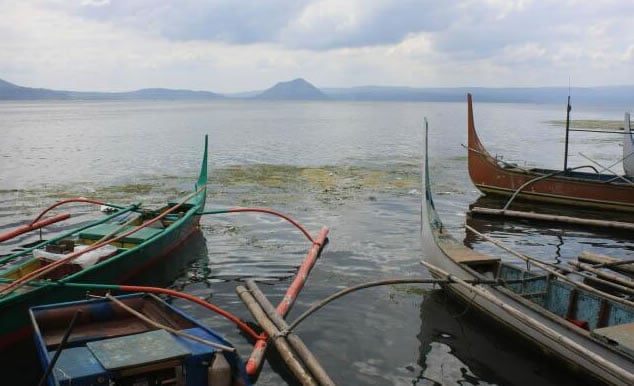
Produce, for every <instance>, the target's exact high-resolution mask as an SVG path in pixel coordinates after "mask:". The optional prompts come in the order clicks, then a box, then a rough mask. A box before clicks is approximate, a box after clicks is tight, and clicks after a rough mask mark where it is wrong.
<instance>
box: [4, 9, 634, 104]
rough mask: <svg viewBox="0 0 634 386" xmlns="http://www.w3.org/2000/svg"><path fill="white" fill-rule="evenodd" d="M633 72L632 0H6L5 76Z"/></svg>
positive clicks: (589, 76)
mask: <svg viewBox="0 0 634 386" xmlns="http://www.w3.org/2000/svg"><path fill="white" fill-rule="evenodd" d="M295 78H304V79H306V80H307V81H309V82H311V83H312V84H314V85H315V86H317V87H321V88H325V87H354V86H365V85H378V86H407V87H475V86H481V87H538V86H568V85H572V86H573V87H588V86H600V85H623V84H629V85H631V84H634V1H631V0H593V1H590V0H455V1H452V0H446V1H443V0H171V1H170V0H77V1H73V0H0V79H3V80H6V81H8V82H11V83H15V84H18V85H20V86H27V87H43V88H50V89H56V90H73V91H131V90H136V89H141V88H150V87H164V88H172V89H190V90H206V91H213V92H219V93H233V92H242V91H253V90H262V89H265V88H268V87H271V86H273V85H274V84H275V83H277V82H280V81H288V80H292V79H295Z"/></svg>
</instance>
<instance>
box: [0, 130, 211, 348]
mask: <svg viewBox="0 0 634 386" xmlns="http://www.w3.org/2000/svg"><path fill="white" fill-rule="evenodd" d="M206 181H207V138H205V149H204V156H203V162H202V165H201V171H200V174H199V178H198V180H197V182H196V184H195V190H194V191H195V192H196V193H195V194H194V193H192V194H190V195H188V196H187V197H189V199H187V197H185V198H184V199H183V201H182V209H183V210H182V212H181V213H180V216H179V217H178V218H177V219H175V220H174V221H173V222H171V223H170V224H169V225H168V226H166V227H165V229H163V230H162V231H161V232H160V233H158V234H156V235H154V236H152V237H148V239H147V240H145V241H141V242H140V243H139V244H135V245H133V246H129V245H128V246H127V248H125V249H120V250H119V252H117V253H116V254H115V255H113V256H111V257H109V258H108V259H106V260H104V261H101V262H99V263H97V264H95V265H93V266H91V267H89V268H86V269H82V270H80V271H78V272H75V273H72V274H70V275H67V276H65V277H63V278H61V279H59V281H52V282H46V281H39V282H38V281H34V282H33V283H32V284H29V285H27V286H25V287H22V288H19V289H17V290H15V291H14V292H11V293H6V294H3V295H2V296H0V315H2V324H1V325H0V351H5V350H7V349H9V348H10V347H11V346H13V345H15V344H17V343H23V342H24V341H25V339H28V338H29V337H30V335H31V327H30V323H29V316H28V309H29V308H30V307H33V306H36V305H40V304H49V303H59V302H64V301H71V300H77V299H82V298H84V297H85V290H81V289H77V288H71V287H64V286H62V285H60V284H62V283H64V282H70V283H97V284H131V283H130V280H131V279H133V278H134V277H136V276H138V275H140V274H141V273H143V272H144V271H146V270H149V269H150V268H151V267H153V266H154V265H156V264H158V263H160V262H162V261H163V260H165V259H167V258H169V257H170V253H171V252H172V251H174V250H175V249H176V248H177V247H179V246H180V245H182V244H183V243H184V242H185V241H187V239H188V238H190V237H191V236H192V235H193V234H194V233H195V232H199V221H200V215H199V213H200V212H202V210H203V209H204V206H205V200H206ZM174 205H178V204H175V203H170V204H168V206H174ZM2 283H5V284H4V285H8V284H9V283H10V281H9V280H7V276H5V278H4V279H3V282H2Z"/></svg>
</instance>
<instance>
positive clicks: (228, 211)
mask: <svg viewBox="0 0 634 386" xmlns="http://www.w3.org/2000/svg"><path fill="white" fill-rule="evenodd" d="M240 212H258V213H267V214H272V215H274V216H277V217H281V218H283V219H284V220H286V221H288V222H290V223H291V224H293V225H294V226H295V227H296V228H297V229H299V230H300V231H301V232H302V233H303V234H304V236H306V238H307V239H308V240H309V241H310V242H311V243H313V244H317V245H319V246H320V247H321V244H319V243H317V242H315V240H314V239H313V238H312V236H311V235H310V233H308V231H307V230H306V228H304V227H303V226H302V225H300V224H299V223H298V222H297V221H295V220H293V219H292V218H290V217H288V216H286V215H284V214H282V213H280V212H276V211H274V210H272V209H267V208H231V209H218V210H210V211H205V212H200V213H198V214H200V215H205V214H222V213H240Z"/></svg>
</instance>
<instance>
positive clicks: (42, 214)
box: [29, 197, 105, 225]
mask: <svg viewBox="0 0 634 386" xmlns="http://www.w3.org/2000/svg"><path fill="white" fill-rule="evenodd" d="M69 202H87V203H89V204H96V205H105V202H101V201H97V200H91V199H90V198H84V197H78V198H69V199H68V200H63V201H58V202H56V203H55V204H53V205H51V206H49V207H48V208H46V209H44V210H43V211H42V212H41V213H40V214H39V215H38V216H37V217H36V218H35V219H34V220H33V221H31V223H30V224H29V225H33V224H35V223H36V222H37V221H38V220H39V219H41V218H42V216H44V215H45V214H46V213H48V212H49V211H50V210H51V209H54V208H57V207H58V206H60V205H63V204H68V203H69Z"/></svg>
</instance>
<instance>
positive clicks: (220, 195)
mask: <svg viewBox="0 0 634 386" xmlns="http://www.w3.org/2000/svg"><path fill="white" fill-rule="evenodd" d="M465 100H466V98H465ZM474 101H475V114H476V126H477V127H478V130H479V134H480V136H481V140H482V142H483V143H484V145H485V146H486V147H487V148H488V149H489V151H490V152H491V153H492V154H500V155H503V156H504V160H506V161H508V162H516V163H519V164H521V165H526V166H536V167H545V168H561V167H562V166H563V147H564V129H563V128H562V127H559V126H553V125H551V124H549V123H548V122H549V121H552V120H562V119H565V101H563V103H562V105H561V106H559V105H534V104H486V103H478V101H477V95H474ZM624 111H625V110H623V109H621V108H617V107H614V108H611V109H606V108H603V109H593V108H587V107H585V108H578V109H577V108H573V112H572V114H573V119H609V120H621V119H622V117H623V112H624ZM425 117H427V118H428V120H429V124H430V134H429V135H430V143H429V152H430V154H429V158H430V166H431V178H432V181H433V185H434V192H435V195H436V197H435V199H436V204H437V208H438V210H439V212H440V215H441V218H442V219H443V221H444V223H445V224H446V225H447V227H448V228H449V229H450V230H451V231H452V232H453V233H454V234H455V236H456V237H457V238H458V239H460V240H463V239H464V240H465V243H467V245H469V246H471V247H473V248H474V249H478V250H484V251H489V252H495V253H500V252H499V251H498V250H496V249H495V247H493V246H491V245H490V244H487V243H485V242H483V241H482V240H478V239H477V238H474V237H473V236H471V235H466V234H465V231H464V228H463V225H464V223H465V221H466V220H467V219H466V216H465V212H466V211H467V209H468V206H469V204H471V203H473V202H475V201H476V200H477V199H478V197H479V193H478V192H477V191H476V190H475V188H474V186H473V185H472V184H471V182H470V180H469V176H468V174H467V165H466V150H465V148H464V147H463V146H461V145H462V144H466V102H465V103H407V102H405V103H402V102H398V103H397V102H248V101H213V102H129V101H126V102H32V103H31V102H29V103H22V102H20V103H17V102H4V103H0V129H1V131H2V146H1V147H0V232H3V231H6V230H8V229H11V228H13V227H15V226H17V225H19V224H22V223H25V222H27V221H29V220H31V219H32V218H33V217H34V216H36V215H37V214H38V213H39V211H40V210H42V209H43V208H44V207H46V206H48V205H50V204H52V203H53V202H55V201H57V200H59V199H62V198H71V197H77V196H88V197H93V198H98V199H101V200H105V201H108V202H115V203H124V204H125V203H130V202H139V201H140V202H143V204H144V206H147V207H150V206H152V205H160V204H161V203H163V202H164V201H165V200H169V199H172V198H175V197H178V196H179V194H180V193H181V192H184V191H189V190H190V189H191V187H192V183H193V180H194V179H195V177H196V175H197V172H198V169H199V165H200V159H201V155H202V143H203V137H204V135H205V134H207V135H209V152H210V154H209V155H210V158H209V185H208V187H209V190H208V199H207V209H220V208H229V207H236V206H240V207H266V208H271V209H274V210H277V211H279V212H282V213H284V214H286V215H288V216H290V217H292V218H294V219H295V220H297V221H298V222H300V223H301V224H302V225H304V227H305V228H307V229H308V231H309V232H311V234H313V235H316V234H317V233H318V231H319V230H320V229H321V227H323V226H326V227H328V229H329V231H330V233H329V243H328V245H327V246H326V248H325V249H324V252H323V255H322V256H321V258H320V259H319V260H318V261H317V264H316V266H315V267H314V269H313V271H312V272H311V274H310V277H309V278H308V281H307V283H306V285H305V287H304V289H303V291H302V293H301V294H300V295H299V298H298V300H297V303H296V305H295V306H294V308H293V309H292V311H291V313H290V315H289V317H288V318H287V320H289V321H292V320H294V318H295V317H297V316H298V315H300V314H301V313H302V312H303V311H304V310H306V309H307V308H308V307H310V306H311V305H312V304H314V303H316V302H318V301H319V300H321V299H323V298H325V297H327V296H328V295H330V294H332V293H334V292H336V291H337V290H340V289H342V288H345V287H349V286H352V285H356V284H360V283H363V282H367V281H373V280H380V279H387V278H397V277H408V276H420V275H427V273H426V272H425V270H424V268H423V267H422V266H421V265H420V263H419V261H420V258H421V256H422V255H423V254H424V251H423V249H422V245H421V240H420V237H419V231H420V204H421V191H420V184H421V181H420V163H421V157H422V152H421V148H422V144H423V134H424V131H423V120H424V118H425ZM621 141H622V137H621V136H619V135H607V134H596V133H572V134H571V141H570V148H569V154H570V159H569V166H571V167H574V166H577V165H581V164H587V163H588V161H587V158H590V159H592V160H594V161H595V162H598V163H599V164H601V165H604V166H610V165H612V164H614V163H616V165H615V166H614V167H613V170H614V171H615V172H618V173H621V172H622V169H621V166H620V164H618V160H619V159H620V156H621V155H622V147H621ZM501 205H502V204H501ZM66 209H68V210H69V211H71V212H72V214H73V217H72V218H71V220H69V221H68V222H65V223H63V224H59V225H56V226H51V227H50V228H49V229H47V230H45V231H44V232H43V236H44V237H47V236H48V235H50V233H53V232H59V231H60V230H63V229H66V228H68V227H70V226H72V225H73V224H76V223H79V222H82V221H86V220H87V219H89V218H91V217H94V216H96V215H99V212H98V208H96V207H91V206H86V205H73V206H69V207H67V208H66ZM468 221H470V225H472V226H473V227H475V228H476V229H477V230H479V231H480V232H483V233H485V234H487V235H489V236H492V237H494V238H496V239H498V240H502V241H504V242H505V243H507V245H509V246H511V247H512V248H514V249H516V250H518V251H520V252H522V253H525V254H528V255H531V256H534V257H538V258H541V259H543V260H546V261H551V262H553V261H554V262H563V261H565V260H567V259H572V258H575V257H576V256H577V255H578V254H579V253H581V252H582V251H591V252H595V253H603V254H608V255H612V256H616V257H624V256H627V255H631V254H632V251H634V242H633V240H634V238H632V237H629V235H623V234H611V233H609V232H598V231H592V230H587V229H576V228H566V227H553V226H552V225H550V226H548V227H540V226H539V225H535V224H529V223H526V222H521V221H518V222H501V221H494V220H481V219H473V220H472V219H470V220H468ZM201 224H202V234H201V235H200V236H199V237H195V238H194V239H192V240H190V243H189V245H187V246H186V248H185V249H183V250H182V251H181V252H180V253H181V254H187V255H188V257H190V258H193V260H195V262H194V263H193V265H191V267H189V268H188V269H187V270H186V271H183V272H180V273H178V275H177V276H176V277H174V278H172V279H171V280H172V283H171V286H172V287H174V288H177V289H180V290H182V291H184V292H187V293H190V294H194V295H196V296H200V297H202V298H205V299H207V300H209V301H210V302H213V303H214V304H216V305H218V306H220V307H222V308H225V309H226V310H228V311H230V312H232V313H234V314H236V315H238V316H239V317H240V318H242V319H244V320H247V321H252V320H253V319H252V317H251V315H250V314H249V312H248V310H247V309H246V307H245V306H244V305H243V304H242V303H241V301H240V300H239V298H238V296H237V295H236V293H235V288H236V286H238V285H241V284H243V282H242V281H243V280H244V279H247V278H256V279H258V280H259V281H260V288H261V289H262V290H263V292H265V294H266V295H267V296H268V297H269V299H270V300H271V301H272V303H274V304H277V302H279V301H280V299H281V298H282V296H283V294H284V292H285V291H286V288H287V286H288V285H289V283H290V281H291V280H292V276H293V274H294V273H295V271H296V269H297V267H298V266H299V264H301V262H302V260H303V258H304V257H305V254H306V252H307V251H308V249H309V248H310V244H309V242H308V241H306V239H305V238H303V236H302V235H301V233H300V232H299V231H297V230H296V229H294V228H293V227H291V226H290V225H289V224H288V223H286V222H283V221H282V220H280V219H278V218H276V217H271V216H268V215H264V214H225V215H214V216H205V217H204V218H203V219H202V221H201ZM34 236H37V235H29V236H24V237H22V238H19V239H17V240H14V241H11V242H6V243H3V244H2V246H0V253H3V252H5V253H6V251H8V250H10V249H11V248H13V247H15V246H16V245H19V244H22V243H25V242H27V241H29V240H30V239H31V237H34ZM505 258H510V257H508V255H507V256H506V257H505ZM130 284H134V283H130ZM174 304H176V305H178V306H179V307H182V308H183V309H184V310H186V311H187V312H191V313H192V314H194V315H195V316H196V317H197V318H199V319H202V320H204V321H205V322H206V323H208V324H209V325H211V326H214V327H216V328H218V330H219V331H220V332H221V333H223V334H224V335H225V336H226V337H227V338H228V339H229V340H230V341H232V342H233V343H234V344H235V345H236V346H237V348H238V350H239V352H240V354H241V355H242V356H243V357H244V358H246V357H248V355H249V353H250V352H251V342H249V341H248V340H247V339H246V338H245V337H244V336H243V335H241V334H240V333H239V332H238V331H237V329H236V328H235V327H233V326H232V325H230V324H229V322H226V321H225V320H224V319H222V318H220V317H218V316H214V315H211V314H209V312H207V311H206V310H203V309H201V308H199V307H198V306H195V305H191V304H190V303H187V302H186V301H182V300H174ZM296 332H297V334H298V335H299V336H300V337H301V338H302V339H303V340H304V342H305V343H306V345H307V346H308V347H309V348H310V349H311V351H312V352H313V354H314V355H315V356H316V357H317V358H318V359H319V360H320V362H321V364H322V366H323V367H324V368H325V369H326V371H327V372H328V373H329V374H330V376H331V377H332V378H333V380H334V381H335V382H336V383H337V384H340V385H413V384H414V385H440V384H442V385H458V384H460V385H493V384H495V385H524V384H526V385H534V384H540V385H576V384H580V383H582V380H580V379H579V378H576V377H575V376H574V374H571V373H570V372H568V371H566V370H564V369H563V368H562V367H561V365H560V364H558V363H556V362H553V361H551V360H548V359H547V358H544V357H543V356H542V355H541V354H540V353H538V352H534V351H532V350H531V349H530V348H529V347H526V346H525V345H523V344H522V343H521V342H518V341H516V340H515V339H509V337H508V336H505V335H501V334H500V332H499V330H498V329H496V327H495V326H491V325H490V324H489V322H488V321H487V320H486V319H482V318H481V317H480V316H479V315H477V314H475V313H474V312H473V311H471V310H470V309H469V308H468V307H465V306H464V305H462V304H459V303H455V302H454V301H453V300H451V299H448V298H447V297H446V296H445V295H444V294H443V293H442V292H441V291H438V290H434V289H433V288H432V287H429V286H426V287H425V286H420V285H402V286H385V287H377V288H372V289H367V290H364V291H360V292H355V293H353V294H350V295H348V296H345V297H343V298H341V299H339V300H337V301H335V302H333V303H331V304H329V305H328V306H326V307H325V308H323V309H322V310H320V311H319V312H317V313H315V314H313V315H312V316H310V317H309V318H308V319H306V320H305V321H304V322H303V323H302V324H301V325H300V326H299V327H298V329H297V330H296ZM5 356H6V354H5ZM12 356H13V355H12ZM0 359H1V360H0V363H2V364H3V365H2V366H3V367H6V368H3V369H2V371H3V374H6V373H10V372H12V371H13V372H17V373H19V374H21V376H22V377H25V374H30V376H31V379H32V378H33V376H34V374H37V369H36V367H35V366H37V365H36V364H32V363H29V362H28V360H26V359H25V360H17V363H18V365H16V364H15V362H16V361H9V359H10V358H0ZM13 359H15V358H13ZM30 382H31V380H24V381H23V383H22V384H30ZM287 383H289V384H292V380H291V378H290V377H288V374H287V373H286V371H285V370H284V368H283V366H282V365H281V364H280V362H279V361H278V360H276V359H275V358H274V357H271V359H270V360H269V361H267V362H265V364H264V367H263V369H262V371H261V373H260V375H259V377H258V380H257V384H258V385H279V384H287Z"/></svg>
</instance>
